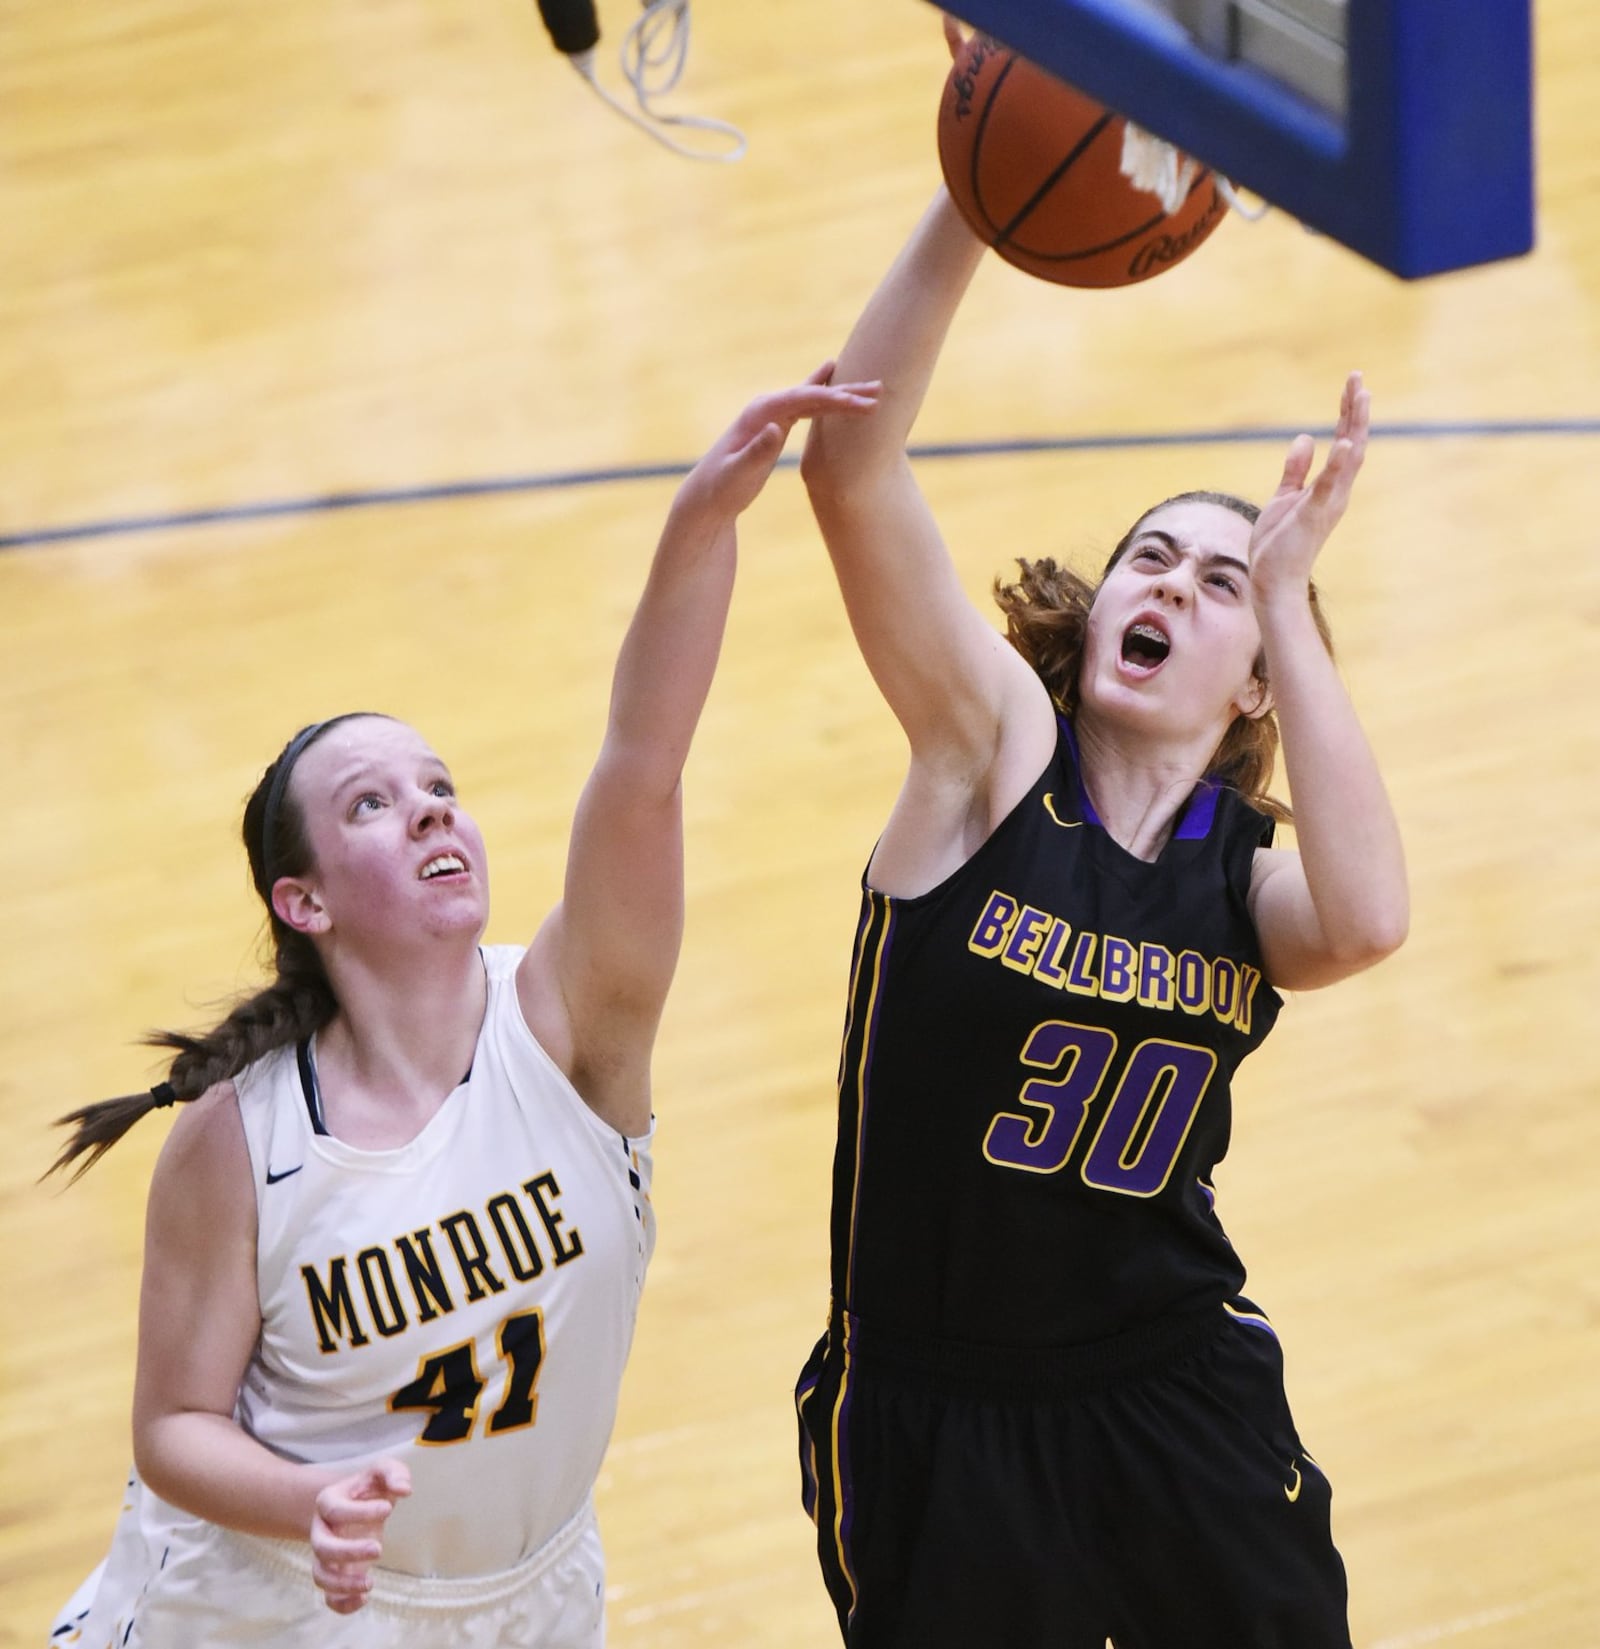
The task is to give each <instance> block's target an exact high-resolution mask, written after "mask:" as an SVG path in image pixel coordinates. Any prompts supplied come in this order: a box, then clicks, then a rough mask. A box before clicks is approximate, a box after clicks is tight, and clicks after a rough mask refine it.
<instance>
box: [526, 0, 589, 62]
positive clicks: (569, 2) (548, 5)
mask: <svg viewBox="0 0 1600 1649" xmlns="http://www.w3.org/2000/svg"><path fill="white" fill-rule="evenodd" d="M539 15H540V16H541V17H542V18H543V19H544V26H545V27H546V28H547V29H548V30H549V31H550V38H551V39H552V40H553V41H554V42H555V48H556V50H557V51H558V52H565V53H566V55H567V56H568V57H574V56H577V55H578V54H579V53H582V52H589V51H593V50H594V48H595V46H596V45H598V44H599V41H600V23H599V19H598V18H596V16H595V11H594V0H539Z"/></svg>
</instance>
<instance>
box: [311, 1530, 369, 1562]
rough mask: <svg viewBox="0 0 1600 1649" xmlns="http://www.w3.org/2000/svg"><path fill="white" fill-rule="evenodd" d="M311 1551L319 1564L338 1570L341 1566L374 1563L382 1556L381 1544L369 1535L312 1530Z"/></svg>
mask: <svg viewBox="0 0 1600 1649" xmlns="http://www.w3.org/2000/svg"><path fill="white" fill-rule="evenodd" d="M311 1550H312V1552H313V1554H314V1555H315V1557H316V1560H317V1561H318V1562H319V1563H323V1564H326V1565H327V1566H328V1567H330V1568H338V1567H339V1566H340V1565H343V1564H358V1563H376V1562H377V1561H378V1559H379V1558H380V1557H382V1556H383V1542H382V1541H380V1540H378V1539H376V1538H375V1537H374V1536H373V1535H371V1534H359V1535H341V1534H334V1533H332V1532H330V1531H329V1530H327V1529H313V1530H312V1531H311Z"/></svg>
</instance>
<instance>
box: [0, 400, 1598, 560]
mask: <svg viewBox="0 0 1600 1649" xmlns="http://www.w3.org/2000/svg"><path fill="white" fill-rule="evenodd" d="M1303 433H1304V434H1310V435H1314V436H1316V437H1317V438H1318V439H1319V440H1327V439H1328V438H1329V436H1331V435H1332V433H1333V431H1332V430H1331V429H1329V428H1326V427H1324V428H1320V429H1319V428H1316V427H1313V426H1305V425H1289V424H1283V425H1278V426H1262V427H1258V428H1247V429H1223V430H1174V431H1165V432H1160V431H1158V432H1154V433H1151V434H1145V435H1057V436H1051V435H1046V436H1037V437H1023V438H1017V439H1011V440H996V441H936V442H923V443H918V444H914V445H913V446H912V447H911V449H910V453H911V457H912V458H913V459H941V458H1015V457H1031V456H1034V455H1038V454H1050V453H1068V452H1119V451H1128V450H1132V449H1137V448H1140V447H1205V446H1247V445H1253V444H1264V443H1265V444H1271V445H1281V444H1282V443H1284V442H1286V441H1291V440H1293V439H1294V437H1295V436H1296V435H1299V434H1303ZM1373 435H1374V436H1375V437H1377V438H1379V439H1382V440H1385V441H1394V440H1401V441H1435V440H1449V439H1453V438H1461V437H1466V438H1471V439H1488V440H1505V439H1508V438H1510V439H1515V438H1519V437H1526V436H1544V435H1578V436H1595V435H1600V418H1548V419H1538V418H1533V419H1485V420H1479V421H1471V420H1463V421H1459V422H1440V423H1430V422H1412V423H1393V424H1381V425H1376V426H1374V429H1373ZM779 462H780V463H781V464H782V466H783V467H784V468H786V469H792V468H794V466H795V465H797V464H798V463H799V459H798V458H796V457H794V456H792V455H791V456H785V457H784V458H782V459H780V460H779ZM690 468H691V464H690V463H688V462H683V463H667V464H620V465H611V466H607V467H602V468H597V469H574V470H551V471H548V472H546V473H545V474H542V475H541V474H532V475H504V476H488V477H486V478H484V479H483V480H480V481H443V482H436V483H433V484H430V485H424V486H415V487H382V488H376V489H373V490H371V491H366V492H333V493H323V494H320V495H312V496H307V497H304V498H277V499H271V498H269V499H261V500H258V501H255V502H250V503H244V504H220V505H216V506H214V507H212V508H209V509H194V510H177V511H167V512H163V513H160V514H154V515H124V516H112V517H109V518H107V519H105V520H101V521H75V522H68V523H66V524H65V525H62V526H58V527H30V528H24V529H23V530H22V531H20V532H13V533H4V534H0V550H21V549H30V548H34V547H36V546H39V545H43V544H71V543H81V542H82V541H84V540H85V539H91V538H124V537H132V536H133V535H135V534H138V533H151V532H175V531H179V530H181V529H183V528H186V527H212V526H218V525H224V524H228V523H231V522H237V521H266V520H272V519H274V518H276V517H282V516H295V515H324V514H332V513H334V512H335V511H338V510H365V509H378V508H382V507H384V506H385V505H397V504H399V505H403V504H432V503H438V502H440V501H442V500H445V499H453V498H483V497H489V496H493V495H494V494H496V493H533V492H561V491H566V490H568V489H574V488H578V487H597V486H606V485H610V484H614V483H619V482H627V481H660V480H673V479H676V478H677V477H679V476H683V475H687V474H688V473H689V470H690Z"/></svg>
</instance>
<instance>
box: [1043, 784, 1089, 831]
mask: <svg viewBox="0 0 1600 1649" xmlns="http://www.w3.org/2000/svg"><path fill="white" fill-rule="evenodd" d="M1054 796H1055V792H1054V791H1053V790H1047V791H1045V793H1044V810H1045V812H1046V813H1048V814H1049V815H1050V817H1051V818H1052V819H1054V820H1055V822H1056V823H1057V824H1058V825H1060V826H1061V828H1062V829H1063V830H1076V829H1077V828H1078V826H1079V825H1081V824H1082V823H1083V820H1082V819H1063V818H1062V817H1061V816H1060V815H1059V814H1058V813H1057V812H1056V810H1055V805H1054V800H1053V798H1054Z"/></svg>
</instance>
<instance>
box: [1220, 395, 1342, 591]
mask: <svg viewBox="0 0 1600 1649" xmlns="http://www.w3.org/2000/svg"><path fill="white" fill-rule="evenodd" d="M1370 421H1371V398H1370V397H1369V395H1368V394H1367V390H1366V386H1365V385H1364V384H1363V383H1362V381H1361V374H1360V373H1359V372H1352V373H1351V374H1350V376H1349V377H1348V378H1347V379H1346V380H1345V386H1344V395H1343V397H1342V398H1341V400H1340V402H1339V422H1338V425H1337V427H1336V428H1335V429H1334V432H1333V446H1332V448H1331V449H1330V450H1329V453H1328V461H1327V462H1326V463H1325V464H1324V465H1323V466H1322V473H1321V474H1320V475H1318V476H1317V478H1316V480H1315V481H1309V477H1310V475H1311V460H1312V458H1313V457H1314V455H1315V450H1316V449H1315V443H1314V442H1313V441H1312V439H1311V437H1310V436H1309V435H1297V436H1296V437H1295V438H1294V441H1293V443H1292V444H1291V445H1290V447H1289V456H1288V457H1287V458H1286V459H1285V460H1284V465H1283V479H1282V480H1281V481H1279V483H1278V490H1277V491H1276V492H1275V493H1274V494H1273V495H1272V497H1271V498H1270V499H1269V500H1268V501H1267V505H1266V507H1265V508H1264V509H1263V510H1262V512H1261V517H1260V519H1259V520H1258V521H1257V522H1256V525H1255V531H1254V532H1253V533H1252V534H1251V535H1250V581H1251V584H1252V585H1253V586H1254V588H1255V592H1256V595H1257V597H1258V598H1259V597H1262V596H1272V595H1274V594H1278V593H1280V592H1284V591H1289V590H1299V591H1302V592H1303V591H1304V589H1305V586H1306V584H1307V582H1308V581H1309V580H1310V577H1311V568H1312V564H1313V563H1314V562H1315V561H1316V559H1317V555H1318V553H1319V552H1320V550H1321V549H1322V546H1323V545H1324V544H1325V543H1327V541H1328V535H1329V534H1330V533H1331V532H1332V531H1333V529H1334V528H1335V527H1336V526H1337V525H1338V524H1339V518H1340V517H1341V516H1342V515H1343V514H1344V512H1345V506H1346V505H1347V504H1348V503H1349V502H1350V490H1351V488H1352V487H1354V485H1355V480H1356V476H1357V474H1359V473H1360V470H1361V461H1362V459H1363V458H1365V457H1366V453H1367V430H1368V427H1369V424H1370ZM1308 482H1309V484H1308Z"/></svg>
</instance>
